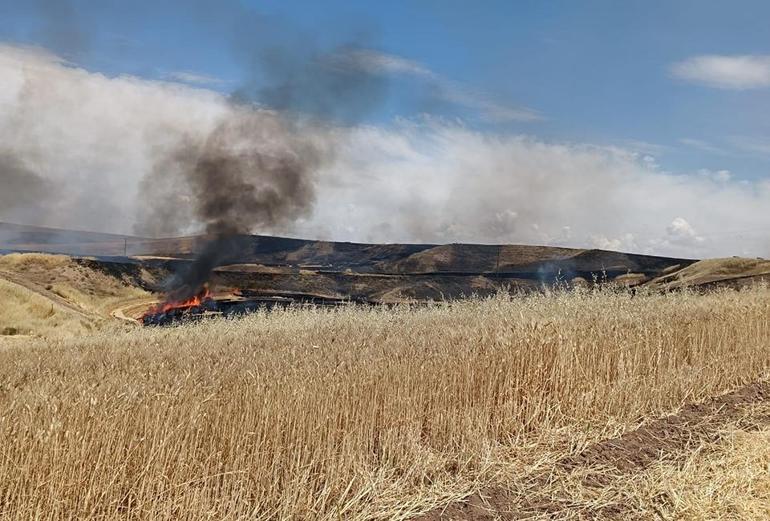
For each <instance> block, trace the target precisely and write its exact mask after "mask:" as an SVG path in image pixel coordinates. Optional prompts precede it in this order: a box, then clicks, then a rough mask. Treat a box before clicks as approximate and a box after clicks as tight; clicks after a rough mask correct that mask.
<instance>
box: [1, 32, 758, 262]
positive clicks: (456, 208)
mask: <svg viewBox="0 0 770 521" xmlns="http://www.w3.org/2000/svg"><path fill="white" fill-rule="evenodd" d="M0 78H2V81H0V139H2V143H3V149H6V150H11V151H13V153H14V154H15V155H16V157H18V158H20V159H22V160H23V161H22V164H26V165H27V167H28V168H31V170H32V171H33V172H35V173H36V174H37V176H38V177H40V178H41V179H44V180H45V181H46V182H49V183H53V186H54V189H53V190H52V192H53V194H52V197H51V198H50V199H49V200H48V203H47V204H48V206H47V208H46V212H45V213H44V214H38V215H36V217H35V218H36V219H37V220H36V221H25V222H34V223H36V224H43V225H50V226H60V227H65V228H66V227H69V228H79V229H91V230H94V229H95V230H99V231H111V232H116V233H130V232H131V231H132V230H133V229H134V228H135V226H137V227H138V229H143V230H146V232H147V233H148V234H150V235H161V236H163V235H179V234H190V233H199V232H201V231H205V229H206V227H207V222H206V220H205V219H202V218H201V217H199V214H198V213H197V212H196V210H195V208H194V205H193V196H192V193H191V190H192V185H190V184H188V183H187V182H184V183H181V182H180V181H179V177H178V176H179V175H181V174H180V173H179V172H177V171H176V170H175V169H177V168H179V165H178V161H177V159H176V158H175V157H174V155H173V154H172V153H171V152H172V151H175V150H180V146H181V150H185V146H188V145H186V144H185V143H184V140H189V141H188V142H189V143H192V144H193V145H194V146H195V147H197V149H198V150H199V151H200V150H202V147H203V144H205V143H206V140H207V139H208V138H209V136H212V135H214V134H216V129H217V128H219V127H220V126H221V125H222V124H223V123H225V122H227V121H234V122H237V121H249V120H250V119H251V118H259V117H262V116H261V114H268V115H269V114H271V113H273V112H275V111H270V110H266V109H260V110H255V109H254V107H251V106H246V105H239V104H234V103H231V102H230V101H229V100H228V99H227V97H225V96H222V95H220V94H218V93H216V92H213V91H211V90H206V89H201V88H190V87H188V86H185V85H181V84H177V83H170V82H158V81H149V80H145V79H139V78H136V77H131V76H120V77H114V78H110V77H107V76H104V75H102V74H96V73H91V72H88V71H86V70H84V69H81V68H77V67H73V66H71V65H69V64H66V63H62V61H61V60H60V59H59V58H57V57H56V56H54V55H51V54H50V53H45V52H42V51H40V50H32V49H21V48H18V47H10V46H0ZM276 117H277V118H278V120H277V121H284V122H289V121H290V120H287V119H286V118H285V117H284V116H283V115H279V114H276ZM268 121H269V118H268ZM236 126H237V125H236ZM279 128H281V127H280V126H279ZM284 128H286V129H288V130H287V131H289V130H290V131H291V135H292V136H293V137H295V138H297V139H298V140H299V142H300V143H308V144H309V146H310V147H311V148H312V149H314V150H316V151H320V152H321V159H320V161H319V163H318V167H317V168H314V169H313V173H312V175H311V176H310V180H311V182H312V186H313V187H314V189H313V191H312V194H313V201H314V203H313V204H312V205H311V206H307V207H305V208H306V210H304V211H298V212H292V213H290V215H291V218H290V219H276V220H274V222H275V224H274V225H268V224H265V225H264V228H261V227H257V228H256V229H254V230H252V231H256V232H260V233H269V234H283V235H291V236H298V237H306V238H321V239H334V240H351V241H373V242H409V241H425V242H442V243H443V242H496V243H534V244H558V245H568V246H576V247H591V246H594V247H601V248H608V249H619V250H626V251H634V252H640V253H653V254H662V255H674V256H692V257H706V256H727V255H764V256H766V255H767V253H768V251H767V250H768V249H769V245H768V239H767V230H768V229H770V214H768V212H767V211H766V209H767V207H768V206H770V184H768V183H767V182H764V181H756V182H750V181H741V180H737V179H735V178H734V177H733V176H731V175H730V173H729V172H727V171H724V170H722V169H720V168H714V169H712V170H706V169H704V170H699V171H690V172H678V173H672V172H668V171H666V170H665V169H663V168H662V167H660V166H658V165H657V163H656V161H655V159H654V158H652V157H650V156H648V155H646V154H647V153H646V152H636V151H634V150H633V149H631V148H623V147H607V146H597V145H592V144H586V143H554V142H547V141H544V140H542V139H539V138H537V137H533V136H523V135H516V134H511V133H504V132H495V131H489V130H478V129H473V128H468V127H466V126H464V125H462V124H458V123H457V122H451V123H449V122H447V121H444V120H441V119H431V118H427V119H417V120H414V119H412V120H399V121H396V122H390V123H388V124H380V125H362V124H358V125H348V126H338V125H332V124H326V125H324V124H321V123H320V122H319V123H312V124H310V123H306V124H305V125H303V127H302V130H301V132H299V133H298V132H296V131H295V130H296V129H297V127H296V126H295V127H292V126H287V127H284ZM291 143H292V147H293V146H294V145H293V143H294V142H293V141H292V142H291ZM329 143H331V144H333V146H331V145H328V144H329ZM270 146H272V145H270ZM261 147H262V148H260V150H263V151H265V153H267V147H268V144H267V143H262V144H261ZM292 147H284V148H283V150H290V149H292ZM188 149H189V148H188ZM327 149H329V150H331V151H332V152H333V153H331V152H330V153H328V154H327V152H326V150H327ZM196 157H197V156H196ZM164 158H165V159H164ZM706 166H709V165H704V167H706ZM714 166H717V167H718V166H719V165H714ZM143 180H144V182H146V183H150V187H152V189H151V188H147V187H145V188H141V189H140V185H141V184H142V183H143ZM0 192H2V193H3V195H4V196H5V194H6V193H8V192H6V191H5V190H2V189H0ZM154 192H157V193H158V194H162V197H159V200H162V201H163V203H164V204H162V205H156V204H155V201H153V200H150V201H149V202H148V201H143V200H142V199H143V195H152V194H153V193H154ZM5 197H8V196H5ZM17 208H18V207H17ZM148 208H154V209H155V210H154V211H155V216H156V217H157V218H154V219H148V218H147V215H148V213H147V212H148V211H149V210H148ZM29 213H36V212H34V211H33V212H29ZM3 218H6V219H9V220H11V218H9V217H3ZM292 219H293V220H292ZM16 220H20V219H16ZM152 226H155V227H154V228H153V227H152ZM153 231H154V232H153Z"/></svg>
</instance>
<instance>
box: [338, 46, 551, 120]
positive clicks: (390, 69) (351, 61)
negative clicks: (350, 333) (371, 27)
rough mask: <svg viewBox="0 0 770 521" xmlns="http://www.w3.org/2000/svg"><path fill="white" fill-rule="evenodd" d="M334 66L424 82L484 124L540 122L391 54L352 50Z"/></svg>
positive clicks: (530, 111)
mask: <svg viewBox="0 0 770 521" xmlns="http://www.w3.org/2000/svg"><path fill="white" fill-rule="evenodd" d="M334 64H335V65H336V66H346V67H355V68H357V69H360V70H363V71H367V72H369V73H373V74H378V73H386V74H402V75H408V76H413V77H416V78H418V79H421V80H423V81H426V82H428V83H429V84H431V86H433V87H434V88H435V94H436V95H437V96H438V97H440V98H442V99H444V100H445V101H448V102H450V103H454V104H456V105H461V106H464V107H467V108H469V109H472V110H475V111H477V112H478V113H479V115H480V116H481V117H483V118H484V119H486V120H487V121H491V122H497V123H504V122H509V121H525V122H528V121H538V120H541V119H543V118H542V116H541V115H540V114H539V113H538V112H537V111H535V110H533V109H530V108H526V107H514V106H510V105H507V104H504V103H501V102H499V101H496V100H494V99H492V98H490V97H489V96H487V95H485V94H483V93H480V92H477V91H474V90H471V89H469V88H467V87H465V86H464V85H462V84H460V83H458V82H455V81H451V80H449V79H447V78H444V77H442V76H441V75H439V74H436V73H435V72H433V71H431V70H430V69H428V68H427V67H425V66H424V65H422V64H420V63H418V62H416V61H413V60H409V59H406V58H403V57H401V56H395V55H393V54H387V53H382V52H378V51H372V50H355V51H351V52H349V53H345V54H343V55H341V56H339V57H338V58H337V59H336V60H335V62H334Z"/></svg>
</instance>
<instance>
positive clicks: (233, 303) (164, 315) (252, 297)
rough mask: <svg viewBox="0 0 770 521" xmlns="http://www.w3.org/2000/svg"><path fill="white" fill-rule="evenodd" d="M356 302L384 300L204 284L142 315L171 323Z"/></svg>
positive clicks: (147, 320) (149, 321)
mask: <svg viewBox="0 0 770 521" xmlns="http://www.w3.org/2000/svg"><path fill="white" fill-rule="evenodd" d="M353 304H354V305H366V306H373V305H378V304H380V303H379V302H374V301H370V300H366V299H351V298H344V299H343V298H337V297H324V296H319V295H311V294H305V293H289V294H282V295H276V294H263V293H260V292H255V291H251V290H235V291H233V292H232V293H229V294H227V295H224V296H216V297H215V296H214V295H213V294H212V293H211V292H210V291H209V289H208V287H204V289H203V290H201V291H200V292H199V293H198V294H197V295H195V296H194V297H192V298H190V299H188V300H185V301H180V302H163V303H161V304H158V305H156V306H153V307H151V308H150V309H149V310H147V312H145V313H144V314H143V315H142V316H141V318H140V322H141V323H142V324H143V325H145V326H169V325H178V324H183V323H186V322H194V321H198V320H201V319H204V318H210V317H225V318H232V317H237V316H241V315H247V314H249V313H254V312H256V311H258V310H270V309H274V308H287V307H289V306H309V307H340V306H347V305H353Z"/></svg>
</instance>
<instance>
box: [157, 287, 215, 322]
mask: <svg viewBox="0 0 770 521" xmlns="http://www.w3.org/2000/svg"><path fill="white" fill-rule="evenodd" d="M209 299H211V292H210V291H209V288H208V286H204V287H203V289H201V290H200V292H198V294H197V295H194V296H192V297H190V298H188V299H187V300H180V301H166V302H161V303H160V304H158V305H156V306H152V307H151V308H150V309H148V310H147V311H146V312H145V313H144V315H142V318H144V317H148V316H152V315H157V314H159V313H167V312H169V311H171V310H174V309H188V308H194V307H196V306H200V305H201V304H202V303H204V302H205V301H207V300H209Z"/></svg>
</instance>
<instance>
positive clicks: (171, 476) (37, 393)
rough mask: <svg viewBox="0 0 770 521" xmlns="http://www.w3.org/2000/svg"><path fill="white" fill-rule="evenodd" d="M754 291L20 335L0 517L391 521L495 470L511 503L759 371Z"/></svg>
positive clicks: (4, 353) (609, 508)
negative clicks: (546, 476) (77, 335)
mask: <svg viewBox="0 0 770 521" xmlns="http://www.w3.org/2000/svg"><path fill="white" fill-rule="evenodd" d="M768 296H770V294H768V291H767V290H766V289H764V288H760V287H757V288H753V289H749V290H745V291H741V292H719V293H713V294H709V295H701V296H696V295H692V294H689V293H687V292H681V293H677V294H669V295H637V296H635V297H632V296H630V295H629V294H628V293H625V292H613V291H596V292H592V291H587V290H586V291H576V292H573V293H569V294H553V295H532V296H527V297H516V298H511V297H508V296H502V295H501V296H499V297H497V298H493V299H489V300H468V301H462V302H458V303H454V304H451V305H445V304H440V305H435V306H432V307H427V308H420V309H410V308H408V307H403V308H399V307H396V308H392V309H377V308H375V309H343V310H336V311H326V310H288V311H280V312H274V313H271V314H257V315H254V316H251V317H248V318H246V319H243V320H238V321H213V322H210V323H203V324H199V325H195V326H186V327H180V328H173V329H166V330H160V329H148V330H136V331H129V332H126V331H120V330H116V331H114V332H110V333H103V334H95V335H94V336H91V337H87V338H82V339H77V340H56V341H49V342H47V343H45V344H43V343H42V342H41V343H36V342H35V341H30V342H28V343H25V344H23V345H22V344H17V345H15V346H13V347H10V348H7V349H4V350H0V438H2V439H3V440H4V442H3V444H2V445H0V517H3V518H8V519H28V518H30V517H34V518H39V519H48V518H51V519H53V518H63V517H65V518H68V517H80V518H101V519H117V518H136V519H201V518H210V519H239V518H247V517H248V518H256V519H322V520H333V519H353V520H355V519H362V520H363V519H406V518H409V517H414V516H417V515H420V514H421V513H425V512H428V511H431V510H432V509H434V508H436V507H438V506H441V505H445V504H449V503H451V502H452V501H454V500H458V499H461V498H463V497H466V496H467V495H468V494H472V493H474V492H476V491H478V490H490V489H489V487H495V486H500V485H502V484H505V490H506V501H507V507H511V508H513V507H522V506H526V501H527V500H528V499H527V498H528V496H532V494H533V491H535V490H538V491H539V493H540V494H543V493H544V492H543V490H542V487H543V482H539V481H538V480H537V479H533V478H532V476H538V475H543V473H546V472H549V469H551V470H553V469H556V470H555V471H559V470H558V469H560V468H561V469H567V467H566V466H565V462H569V461H571V462H573V463H574V464H575V465H576V466H580V465H582V464H585V465H589V464H590V465H594V463H596V462H595V461H582V463H581V460H580V458H581V457H582V458H590V457H591V456H590V455H591V454H592V453H591V449H589V447H592V446H593V447H601V445H595V444H597V443H600V442H601V441H602V440H606V439H610V438H616V437H618V436H620V435H622V434H623V433H624V432H628V431H630V430H633V429H635V428H637V427H639V425H640V424H642V423H645V424H647V423H649V422H650V420H652V419H654V418H655V417H658V416H660V415H662V414H666V413H670V412H675V411H677V410H679V409H680V408H681V407H682V406H683V405H684V404H687V403H692V402H699V401H702V400H706V399H707V398H709V397H713V396H716V395H720V394H723V393H726V392H729V391H732V390H735V389H738V388H741V387H743V386H745V385H749V384H751V383H753V382H757V381H760V380H762V379H764V378H766V377H767V376H768V368H769V367H770V361H769V359H770V356H769V355H770V347H769V346H770V328H769V327H768V326H770V324H768V319H769V317H770V314H769V313H768V311H770V301H769V300H768ZM652 425H654V424H652ZM637 432H642V431H637ZM707 441H708V440H707ZM600 452H601V451H600ZM581 455H582V456H581ZM605 463H608V462H605ZM609 463H612V462H609ZM645 465H647V464H645ZM616 466H617V465H616ZM648 466H649V465H648ZM645 468H646V467H645ZM564 472H565V473H566V474H565V475H573V474H574V471H573V470H569V469H567V470H564ZM661 472H663V470H661ZM575 479H577V478H575ZM682 479H684V478H682ZM577 483H578V484H579V483H580V482H577ZM547 485H548V486H550V487H554V491H557V489H558V488H559V487H566V486H568V485H569V483H565V482H558V483H552V482H548V483H547ZM530 499H531V498H530ZM588 500H591V501H596V502H598V503H601V505H602V508H604V509H605V510H603V511H605V512H613V511H615V510H613V508H614V507H615V506H616V505H615V503H617V502H620V501H621V500H623V496H622V495H612V494H608V495H604V496H601V497H599V498H595V497H593V498H588V499H586V501H588ZM613 502H615V503H613ZM562 506H563V505H562ZM567 506H568V507H569V506H570V505H567ZM577 507H579V511H589V510H590V508H589V507H590V505H577ZM618 508H619V507H618ZM568 510H569V509H567V510H565V511H568ZM541 513H544V515H547V513H548V512H547V511H543V512H541Z"/></svg>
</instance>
